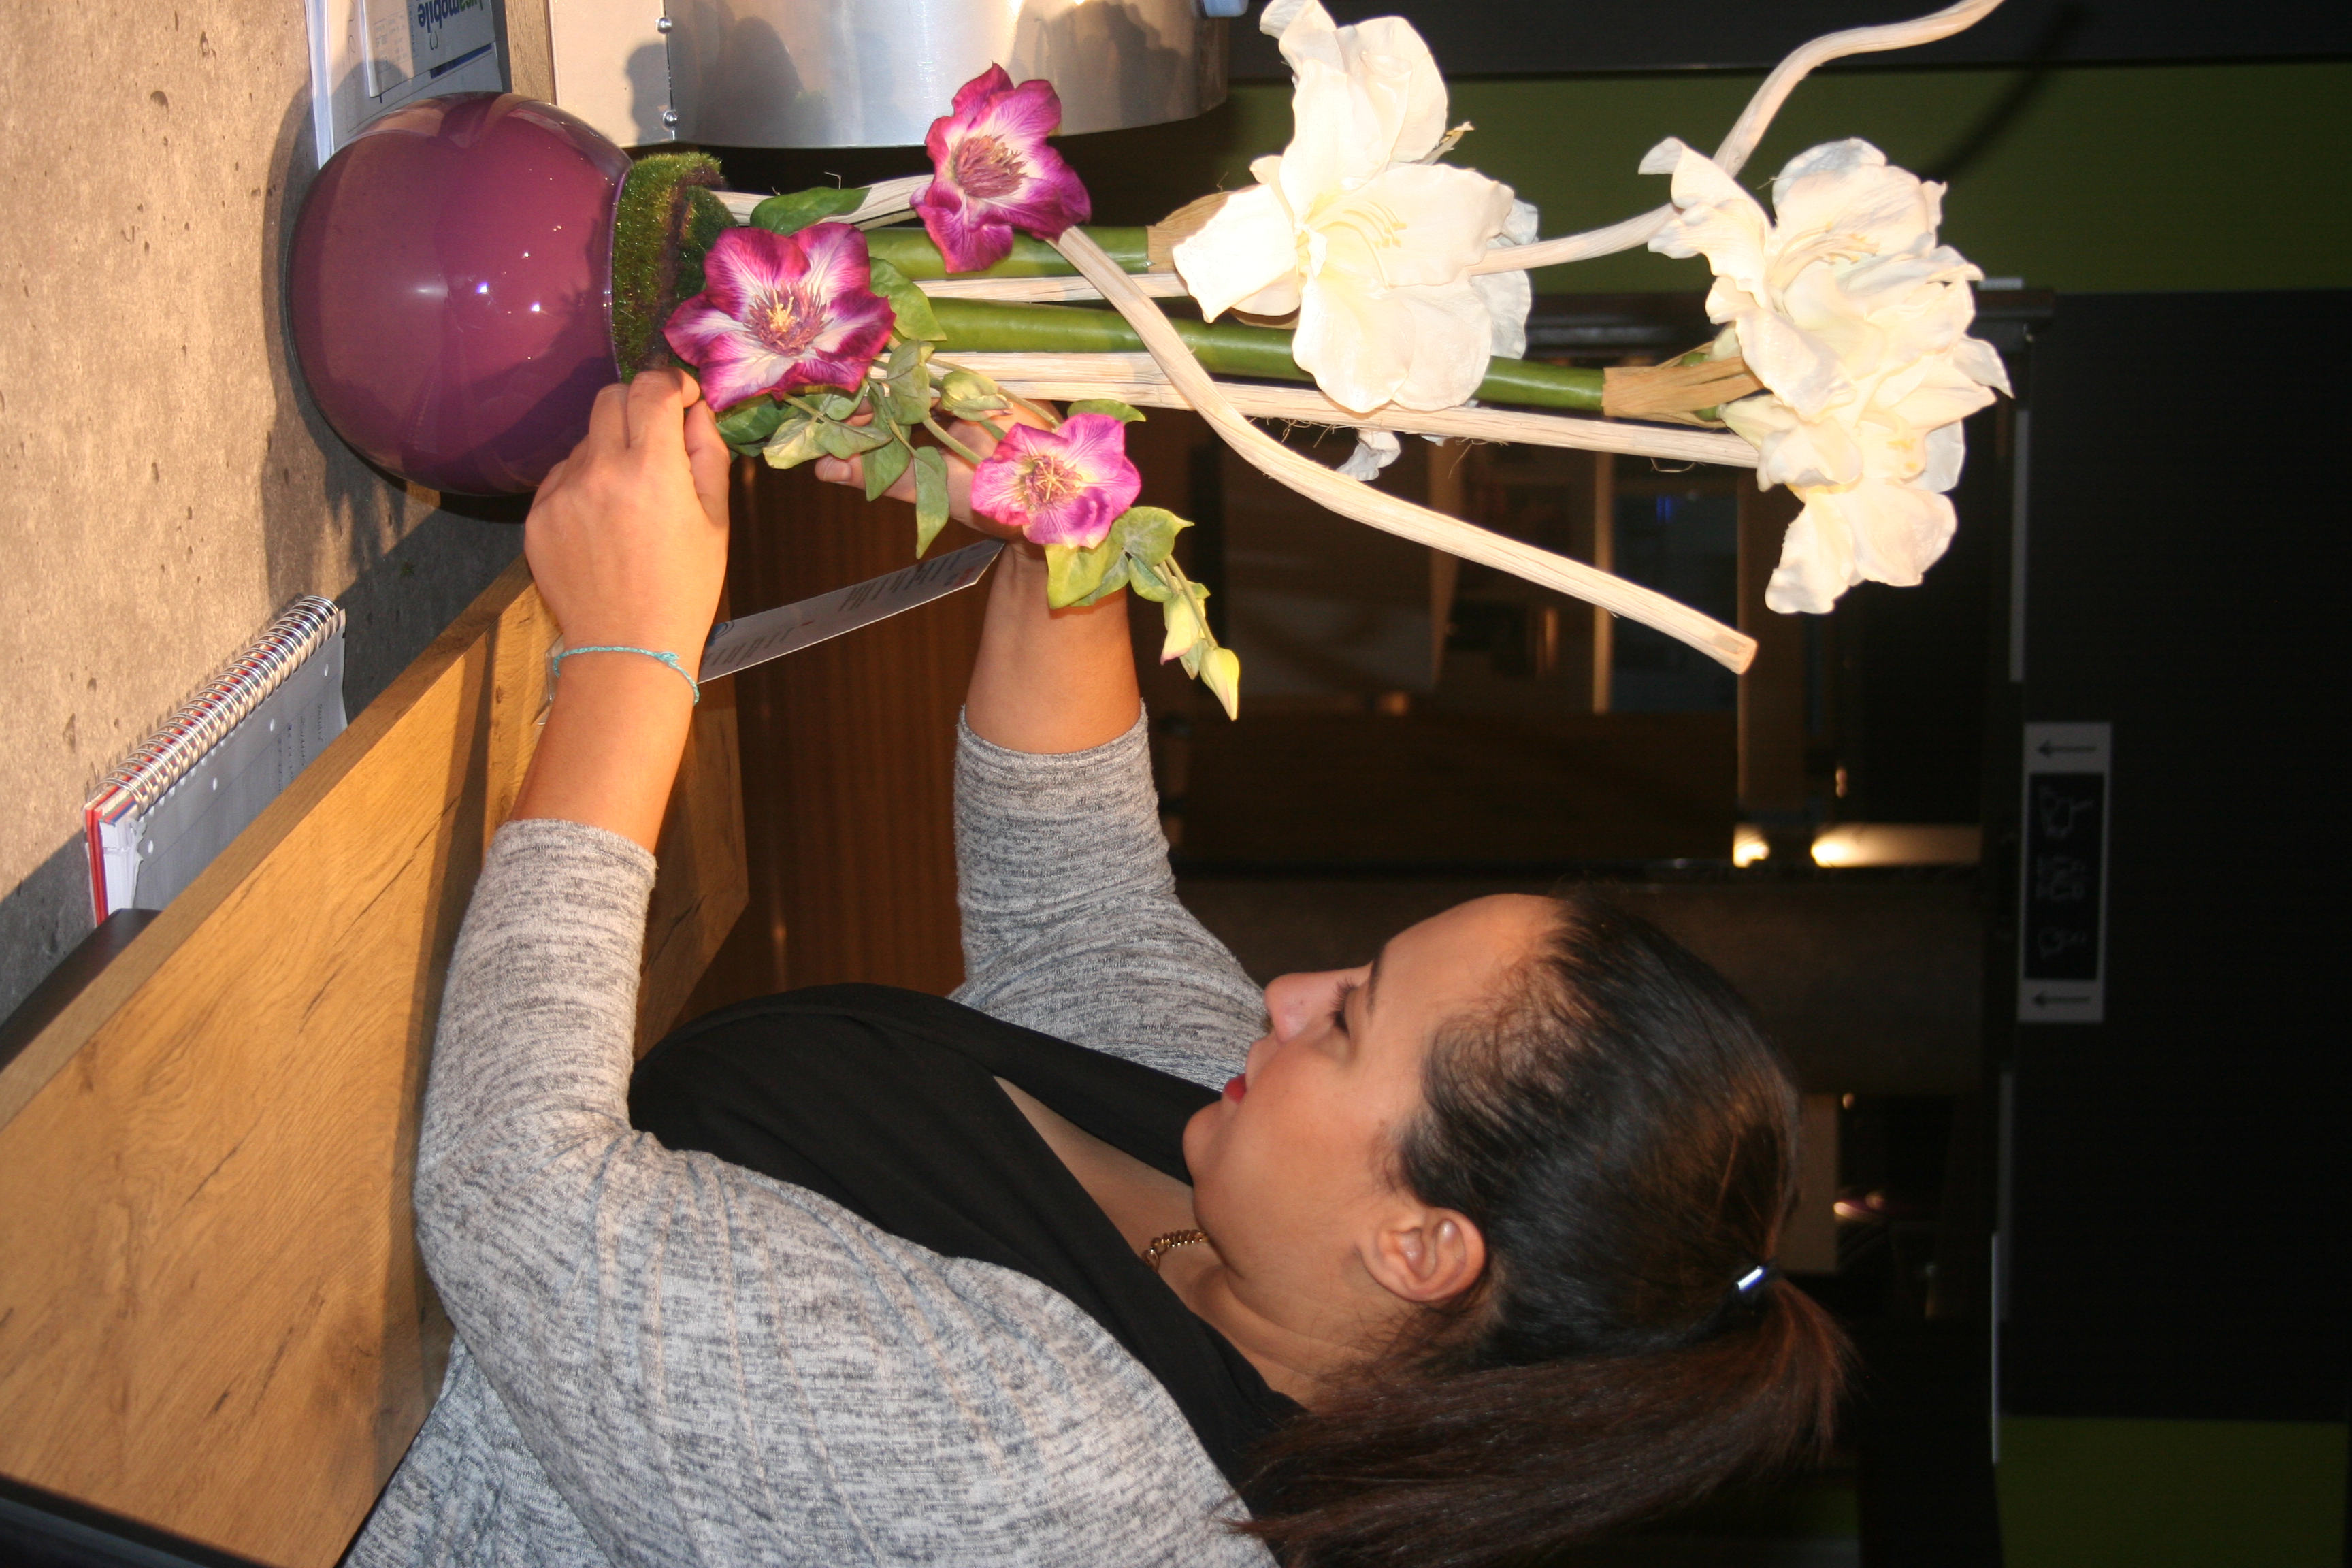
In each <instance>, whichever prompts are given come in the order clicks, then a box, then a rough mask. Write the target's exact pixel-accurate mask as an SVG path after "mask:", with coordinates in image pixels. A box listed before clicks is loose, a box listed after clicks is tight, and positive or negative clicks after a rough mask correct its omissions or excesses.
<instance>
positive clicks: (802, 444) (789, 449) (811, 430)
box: [761, 414, 824, 468]
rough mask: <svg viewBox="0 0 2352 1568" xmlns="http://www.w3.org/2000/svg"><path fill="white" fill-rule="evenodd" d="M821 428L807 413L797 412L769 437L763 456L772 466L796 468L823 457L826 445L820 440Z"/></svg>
mask: <svg viewBox="0 0 2352 1568" xmlns="http://www.w3.org/2000/svg"><path fill="white" fill-rule="evenodd" d="M821 428H822V426H819V425H818V424H817V422H816V421H815V420H814V419H812V418H810V417H809V416H807V415H805V414H795V415H793V416H792V418H790V419H788V420H786V421H785V422H784V423H783V425H782V426H780V427H779V428H778V429H777V431H776V433H775V434H774V435H772V436H771V437H768V445H767V447H766V448H765V449H764V450H763V451H762V452H761V457H763V458H767V459H768V466H769V467H770V468H798V467H800V466H801V465H802V464H803V463H805V462H807V461H809V460H810V459H811V458H822V457H824V447H823V446H822V445H821V444H820V442H819V440H818V432H819V430H820V429H821Z"/></svg>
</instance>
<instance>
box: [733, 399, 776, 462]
mask: <svg viewBox="0 0 2352 1568" xmlns="http://www.w3.org/2000/svg"><path fill="white" fill-rule="evenodd" d="M788 412H790V410H788V409H786V408H785V407H784V405H782V404H781V403H779V402H777V401H776V400H775V399H774V398H772V397H767V396H761V397H755V398H753V399H751V401H750V402H749V403H739V404H737V405H735V406H734V407H732V408H730V409H729V410H728V411H727V412H726V413H724V414H722V415H720V416H719V439H720V440H722V441H724V442H726V443H727V444H728V445H729V446H730V447H734V448H735V449H736V450H737V451H739V452H741V453H743V454H744V455H745V456H747V457H748V456H750V455H751V453H753V452H756V451H758V450H759V449H760V448H761V447H763V446H765V445H767V441H768V437H771V436H772V435H774V434H775V433H776V426H779V425H782V423H783V422H784V416H785V415H786V414H787V413H788Z"/></svg>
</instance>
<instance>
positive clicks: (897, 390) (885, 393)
mask: <svg viewBox="0 0 2352 1568" xmlns="http://www.w3.org/2000/svg"><path fill="white" fill-rule="evenodd" d="M930 358H931V345H930V344H929V343H925V342H916V341H915V340H913V339H911V338H910V339H908V340H907V341H906V342H902V343H900V344H899V345H898V347H897V348H895V349H893V350H891V351H890V361H889V363H888V364H887V366H886V367H885V369H886V372H887V379H886V380H885V381H884V382H883V384H882V396H881V398H880V400H879V401H880V404H881V407H882V410H883V412H884V413H885V414H886V415H887V416H888V417H889V418H890V420H891V422H892V423H894V424H898V425H920V424H921V423H922V422H923V420H924V419H925V417H927V416H929V414H930V412H931V373H930Z"/></svg>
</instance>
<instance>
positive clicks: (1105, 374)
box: [935, 279, 1756, 468]
mask: <svg viewBox="0 0 2352 1568" xmlns="http://www.w3.org/2000/svg"><path fill="white" fill-rule="evenodd" d="M1139 281H1140V279H1139ZM951 357H952V360H953V363H955V364H957V365H960V366H961V367H962V368H964V369H966V370H969V371H971V372H973V373H974V374H980V375H984V376H986V377H988V379H989V380H991V381H992V382H994V383H996V384H997V385H999V386H1001V387H1003V389H1005V390H1006V391H1007V392H1012V393H1017V394H1019V395H1022V396H1024V397H1039V398H1047V399H1052V400H1055V401H1067V400H1070V399H1073V398H1079V397H1115V398H1117V399H1118V400H1119V401H1120V402H1121V403H1131V404H1133V405H1135V406H1137V407H1138V408H1190V407H1192V405H1191V404H1190V403H1187V402H1186V401H1185V400H1184V395H1183V394H1181V393H1180V392H1178V391H1177V390H1176V389H1175V387H1173V386H1171V384H1169V381H1168V377H1167V374H1165V373H1164V372H1162V371H1161V370H1160V365H1159V363H1158V362H1157V361H1155V360H1154V359H1152V357H1151V356H1150V354H1117V353H1112V354H1062V353H958V354H955V355H953V356H951ZM935 363H948V361H947V360H944V359H943V360H940V361H938V362H935ZM1215 386H1216V388H1217V390H1218V391H1219V392H1220V393H1223V395H1224V397H1225V400H1226V401H1227V402H1229V403H1231V404H1232V405H1234V409H1235V410H1236V411H1238V412H1239V413H1240V414H1242V415H1243V416H1245V417H1247V418H1251V419H1280V420H1285V421H1287V422H1289V423H1292V424H1297V425H1328V426H1335V427H1337V428H1341V429H1351V430H1395V431H1398V432H1401V433H1402V434H1405V435H1414V436H1438V437H1445V438H1448V439H1452V440H1464V441H1497V442H1512V443H1516V444H1517V445H1521V446H1528V447H1570V448H1573V449H1575V450H1577V451H1581V452H1622V453H1624V454H1626V455H1627V456H1629V457H1635V458H1660V459H1662V460H1664V461H1666V462H1674V463H1715V464H1718V465H1721V466H1722V467H1725V468H1754V467H1755V466H1756V448H1755V447H1751V446H1749V445H1748V442H1747V441H1746V440H1744V439H1743V438H1741V437H1738V436H1733V435H1729V434H1726V433H1720V432H1717V431H1700V430H1661V429H1658V428H1656V427H1655V426H1643V425H1619V424H1613V423H1612V422H1611V421H1609V420H1606V419H1584V418H1579V417H1576V416H1572V415H1561V414H1528V413H1523V412H1520V411H1519V410H1517V409H1505V408H1441V409H1435V410H1432V411H1429V412H1426V413H1423V412H1420V411H1417V410H1414V409H1411V408H1399V407H1397V406H1396V405H1394V404H1390V405H1386V406H1385V407H1381V408H1376V409H1374V410H1373V411H1372V412H1371V413H1370V414H1355V413H1351V412H1349V410H1347V409H1345V408H1342V407H1340V406H1339V405H1338V404H1336V403H1334V402H1332V401H1331V400H1330V399H1329V398H1328V397H1326V396H1324V395H1322V394H1321V393H1320V392H1318V391H1316V390H1315V389H1314V388H1313V387H1307V386H1257V385H1252V384H1248V383H1245V382H1233V381H1219V382H1216V383H1215Z"/></svg>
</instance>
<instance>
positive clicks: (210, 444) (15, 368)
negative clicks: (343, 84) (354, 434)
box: [0, 0, 548, 1011]
mask: <svg viewBox="0 0 2352 1568" xmlns="http://www.w3.org/2000/svg"><path fill="white" fill-rule="evenodd" d="M509 32H510V35H511V41H512V43H513V44H514V45H516V46H517V47H518V50H519V54H518V60H519V68H518V70H517V76H518V79H519V81H520V84H521V85H523V86H524V87H525V88H526V89H532V88H536V89H538V90H541V91H542V92H543V91H544V90H546V87H545V83H546V79H547V74H548V73H547V68H546V64H545V50H546V44H545V39H546V28H545V23H544V17H543V12H541V11H538V10H530V9H528V8H527V7H526V8H524V9H520V10H519V11H518V12H517V14H516V15H515V16H513V17H512V18H511V19H510V23H509ZM311 149H312V140H311V133H310V65H309V43H308V34H307V30H306V24H305V22H304V18H303V12H302V7H301V4H300V0H179V3H177V4H173V0H163V3H161V4H156V3H142V4H131V0H100V3H98V4H95V5H88V6H63V7H52V8H48V9H45V10H43V11H42V12H41V13H40V16H39V20H38V25H37V26H24V27H19V28H12V29H11V33H10V37H9V43H8V47H7V48H6V49H5V50H0V183H5V188H6V189H7V190H9V191H10V192H11V193H13V196H14V201H13V204H12V212H13V214H14V219H13V221H11V222H10V223H9V224H7V225H5V226H0V298H5V309H0V666H5V669H6V672H7V679H6V680H5V682H0V726H5V731H6V732H7V733H8V735H9V736H10V738H11V743H10V744H9V745H8V746H7V747H6V748H5V752H0V798H5V799H6V800H7V801H8V802H9V803H10V806H11V809H10V810H9V811H8V812H7V813H5V815H4V816H0V1011H5V1009H7V1008H9V1007H12V1006H14V1005H16V1002H17V1001H18V1000H19V999H20V998H21V997H22V996H23V995H24V994H25V993H26V991H28V990H29V989H30V988H31V987H32V985H33V984H35V983H37V981H38V980H39V978H40V977H41V976H42V975H43V974H44V973H47V970H48V969H49V967H50V966H51V965H53V964H54V963H56V962H57V960H58V958H59V957H61V956H62V955H63V953H64V952H66V951H68V949H70V947H71V946H72V944H73V943H74V942H76V941H78V940H79V938H80V936H81V935H82V934H83V932H84V931H87V930H88V927H89V912H88V893H87V888H86V874H85V872H84V869H83V866H82V862H81V857H80V850H79V816H80V806H81V803H82V801H83V799H84V797H85V795H87V793H88V791H89V787H90V786H91V784H94V783H95V781H96V780H97V779H98V778H99V777H100V775H101V774H102V773H104V772H105V771H106V770H107V769H108V768H109V767H110V766H112V765H113V763H115V762H116V761H118V760H119V759H120V757H121V754H122V752H124V751H125V750H126V749H127V748H129V747H130V746H131V745H132V744H133V743H135V742H137V741H138V740H140V739H142V738H143V736H144V735H145V733H146V732H147V731H148V730H149V729H150V728H151V727H152V725H153V724H154V723H155V721H157V720H159V719H160V718H162V717H163V715H164V714H166V713H168V712H169V711H170V710H172V708H173V707H174V706H175V705H176V704H177V703H178V702H179V701H180V700H182V699H184V697H185V696H186V695H188V693H189V692H190V691H191V690H192V689H194V687H195V686H197V685H198V684H199V683H200V682H201V681H202V680H203V679H205V677H206V676H207V675H208V674H209V673H210V672H211V671H212V670H213V669H214V668H215V667H216V666H217V665H218V664H219V663H221V662H222V661H223V660H224V659H226V658H228V657H229V656H231V655H232V654H234V653H235V652H236V650H237V649H238V648H239V647H242V646H243V645H244V643H245V642H246V641H247V639H249V638H250V637H252V636H253V635H254V634H255V633H256V632H257V630H259V628H260V627H261V626H263V624H264V623H265V622H267V620H268V618H269V616H271V614H272V613H274V612H275V611H276V610H277V609H278V608H279V607H280V606H281V605H284V604H285V603H286V601H287V600H289V598H291V597H293V596H294V595H298V594H302V593H320V594H327V595H334V596H337V597H339V598H341V600H342V601H343V602H344V604H345V605H346V608H347V609H348V610H349V612H350V617H351V625H350V628H349V638H350V644H349V648H350V659H349V664H348V667H347V668H348V674H347V679H346V683H345V689H346V697H347V699H348V700H349V703H350V706H351V707H352V710H353V711H354V712H356V711H357V710H359V708H360V707H362V705H363V704H364V703H365V702H366V701H367V700H370V699H371V698H373V696H374V695H375V694H376V693H377V692H378V691H380V690H382V689H383V688H384V686H386V685H387V684H388V683H389V682H390V680H391V679H392V678H393V676H394V674H395V673H396V672H397V671H399V670H400V669H401V668H404V667H405V666H406V665H407V664H408V662H409V661H410V660H411V659H412V658H415V656H416V654H417V653H418V652H419V651H420V650H421V649H422V648H423V647H425V645H426V644H427V643H429V642H430V641H431V640H432V639H433V637H435V636H436V634H437V633H438V632H439V631H440V630H441V629H442V628H443V627H444V626H446V625H448V624H449V622H450V621H451V620H452V619H453V618H455V616H457V613H458V612H459V611H460V610H461V609H463V608H464V606H465V605H467V603H468V602H469V601H470V600H471V599H472V598H473V597H474V595H476V594H477V593H478V592H479V591H480V590H481V588H482V587H483V586H484V585H485V584H487V583H488V582H489V581H490V579H491V578H492V577H494V576H495V575H496V574H498V572H499V570H500V569H502V568H503V567H504V566H505V564H506V563H508V562H509V561H510V560H511V559H513V557H514V554H515V552H516V550H517V548H518V546H519V543H520V538H519V535H520V531H519V530H518V529H516V528H515V527H514V526H513V523H512V521H511V519H512V518H513V517H514V516H519V515H520V513H519V511H516V510H513V509H509V510H508V511H507V512H506V514H505V516H506V521H498V520H495V519H494V518H492V517H488V516H483V515H465V514H464V512H462V511H459V510H447V509H445V508H443V507H442V506H441V504H440V500H441V498H439V497H437V496H436V495H434V494H432V493H431V492H429V491H421V490H415V489H410V488H408V487H404V486H403V485H401V484H400V483H398V482H397V481H394V480H392V479H388V478H386V477H385V476H383V475H381V474H379V473H377V472H375V471H373V470H372V469H370V468H368V467H367V466H366V465H364V464H362V462H361V461H359V459H358V458H355V457H353V456H352V454H351V452H350V451H349V450H348V449H346V448H345V447H343V446H342V444H341V442H340V441H339V440H337V439H336V437H334V435H333V434H332V432H331V431H330V430H329V429H328V428H327V427H326V426H325V425H324V423H323V422H322V421H321V420H320V418H319V416H318V414H317V411H316V410H315V409H314V408H313V407H312V406H311V405H310V403H309V401H308V399H307V396H306V395H305V394H304V393H303V391H302V389H301V387H300V385H299V373H297V372H296V371H295V370H294V369H293V368H292V367H291V365H290V363H289V356H288V352H287V343H286V332H285V327H284V312H283V309H282V303H281V293H282V277H283V268H282V266H281V258H282V255H283V251H284V245H285V237H286V234H287V231H288V229H289V227H290V226H291V223H292V220H293V216H294V214H295V212H296V211H297V210H298V205H299V200H300V196H301V192H302V190H303V188H304V187H305V185H306V184H307V182H308V180H309V178H310V174H312V173H313V169H312V166H311V165H312V157H313V154H312V151H311ZM470 508H471V510H472V511H474V512H475V513H477V514H480V513H484V512H486V511H488V510H490V509H486V508H484V507H482V506H481V505H480V503H470Z"/></svg>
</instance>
